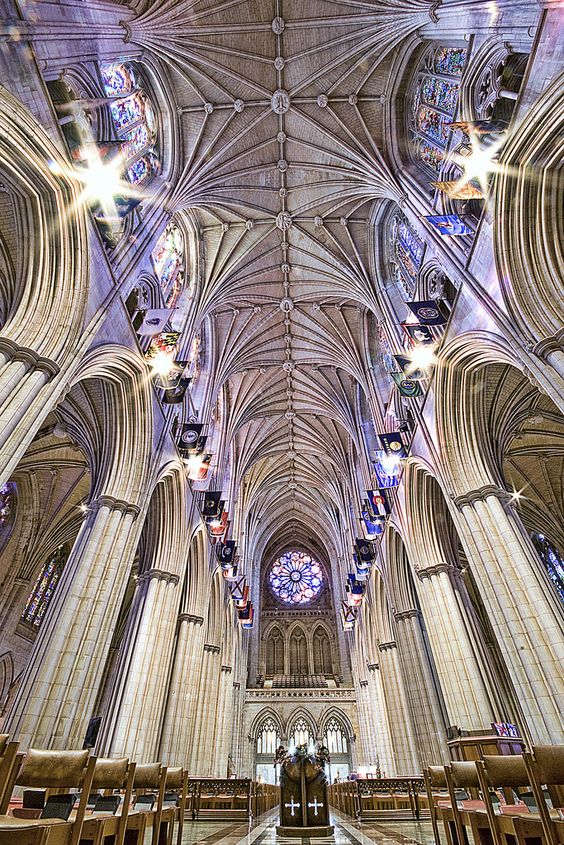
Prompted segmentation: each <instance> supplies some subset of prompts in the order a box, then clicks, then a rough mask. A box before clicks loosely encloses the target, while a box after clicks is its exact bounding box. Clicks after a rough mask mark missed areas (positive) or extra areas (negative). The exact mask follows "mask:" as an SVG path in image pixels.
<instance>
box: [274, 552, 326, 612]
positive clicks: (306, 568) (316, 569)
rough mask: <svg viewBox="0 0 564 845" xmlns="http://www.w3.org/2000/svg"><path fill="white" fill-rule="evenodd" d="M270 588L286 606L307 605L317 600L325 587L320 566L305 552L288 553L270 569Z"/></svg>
mask: <svg viewBox="0 0 564 845" xmlns="http://www.w3.org/2000/svg"><path fill="white" fill-rule="evenodd" d="M269 581H270V588H271V590H272V592H273V593H274V595H275V596H276V597H277V598H279V599H280V601H283V602H285V603H286V604H305V602H308V601H312V599H314V598H316V597H317V596H318V595H319V593H320V591H321V588H322V586H323V572H322V570H321V566H320V564H319V563H318V562H317V561H316V560H315V559H314V558H312V557H310V555H308V554H306V553H305V552H298V551H292V552H286V553H285V554H283V555H281V557H279V558H278V560H276V561H275V562H274V563H273V564H272V567H271V569H270V575H269Z"/></svg>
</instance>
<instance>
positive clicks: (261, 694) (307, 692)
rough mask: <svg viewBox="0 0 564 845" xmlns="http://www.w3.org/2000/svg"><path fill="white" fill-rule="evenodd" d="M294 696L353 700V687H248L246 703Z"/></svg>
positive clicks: (322, 699) (278, 699)
mask: <svg viewBox="0 0 564 845" xmlns="http://www.w3.org/2000/svg"><path fill="white" fill-rule="evenodd" d="M295 698H298V699H299V698H302V699H303V698H309V699H318V700H319V701H326V700H333V701H343V702H345V701H353V702H354V701H355V700H356V694H355V690H354V689H350V688H346V689H339V688H337V689H326V688H320V689H317V688H316V689H248V690H247V703H251V702H253V701H265V702H267V701H269V700H270V701H273V702H274V701H280V699H287V700H292V699H295Z"/></svg>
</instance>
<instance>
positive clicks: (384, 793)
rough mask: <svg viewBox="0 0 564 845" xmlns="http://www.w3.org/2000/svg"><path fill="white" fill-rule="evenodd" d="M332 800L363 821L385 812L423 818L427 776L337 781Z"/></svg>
mask: <svg viewBox="0 0 564 845" xmlns="http://www.w3.org/2000/svg"><path fill="white" fill-rule="evenodd" d="M329 803H330V804H332V806H333V807H336V808H337V809H338V810H339V811H340V812H341V813H345V814H346V815H348V816H352V817H353V818H358V819H360V820H361V821H366V820H368V819H374V818H377V817H378V815H384V814H386V815H392V814H393V816H394V817H395V818H398V819H399V818H405V817H407V818H414V819H419V818H420V815H421V809H422V807H426V805H427V799H426V794H425V783H424V781H423V778H421V777H394V778H374V779H366V780H356V781H344V782H343V783H334V784H332V785H331V786H330V787H329Z"/></svg>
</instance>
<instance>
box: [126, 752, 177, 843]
mask: <svg viewBox="0 0 564 845" xmlns="http://www.w3.org/2000/svg"><path fill="white" fill-rule="evenodd" d="M166 772H167V769H166V766H162V765H161V764H160V763H142V764H141V765H139V764H138V765H137V767H136V769H135V776H134V778H133V789H134V791H135V801H137V799H138V797H139V795H141V794H142V793H143V792H146V791H150V792H151V793H154V794H155V807H154V809H151V810H142V809H139V808H138V807H135V809H134V810H133V811H132V812H130V813H129V815H128V817H127V833H126V836H127V840H128V842H130V841H131V840H133V841H135V842H136V843H139V844H140V843H142V842H144V838H145V831H146V830H148V829H150V828H152V830H153V835H152V838H151V845H157V843H158V839H159V832H160V827H161V815H162V811H163V801H164V794H165V785H166ZM130 834H131V836H130Z"/></svg>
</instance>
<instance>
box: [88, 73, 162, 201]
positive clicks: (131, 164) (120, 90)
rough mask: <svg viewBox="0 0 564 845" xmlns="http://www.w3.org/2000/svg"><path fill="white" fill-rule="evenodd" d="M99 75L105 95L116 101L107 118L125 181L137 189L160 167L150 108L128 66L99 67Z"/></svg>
mask: <svg viewBox="0 0 564 845" xmlns="http://www.w3.org/2000/svg"><path fill="white" fill-rule="evenodd" d="M100 75H101V78H102V84H103V86H104V91H105V92H106V94H107V95H108V96H110V97H111V96H113V97H117V99H115V100H114V102H112V103H111V104H110V114H111V117H112V122H113V124H114V128H115V131H116V134H117V137H118V139H119V141H121V151H122V154H123V158H124V160H125V162H126V170H125V177H126V178H127V179H128V181H129V182H131V184H132V185H135V186H137V187H140V186H141V185H144V184H146V183H147V182H148V181H149V179H150V178H151V177H152V176H154V174H155V173H156V172H157V171H158V169H159V166H160V163H159V159H158V156H157V152H156V150H155V144H156V141H157V121H156V117H155V112H154V109H153V106H152V105H151V102H150V100H149V98H148V97H147V95H146V93H145V92H144V91H143V90H142V88H140V87H139V86H140V83H141V79H140V77H138V76H137V75H136V72H135V70H134V69H133V67H132V66H131V65H126V64H123V63H122V64H119V63H117V64H102V65H100ZM120 95H121V96H120ZM124 95H127V96H124Z"/></svg>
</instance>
